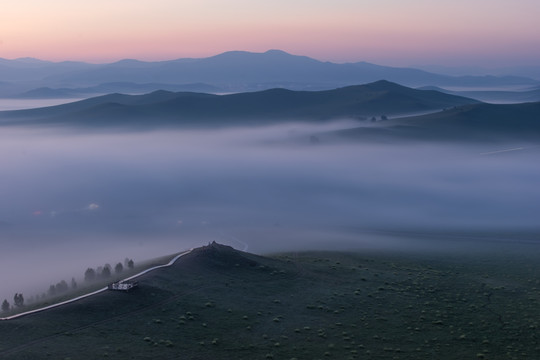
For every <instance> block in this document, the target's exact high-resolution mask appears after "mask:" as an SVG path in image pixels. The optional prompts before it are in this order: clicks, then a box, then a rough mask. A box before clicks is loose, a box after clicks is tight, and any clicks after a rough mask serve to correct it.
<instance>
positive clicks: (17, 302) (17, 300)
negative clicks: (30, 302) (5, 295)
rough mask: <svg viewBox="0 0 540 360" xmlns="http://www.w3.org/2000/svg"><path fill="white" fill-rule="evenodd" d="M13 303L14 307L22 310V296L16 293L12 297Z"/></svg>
mask: <svg viewBox="0 0 540 360" xmlns="http://www.w3.org/2000/svg"><path fill="white" fill-rule="evenodd" d="M13 303H14V304H15V306H16V307H18V308H22V307H23V306H24V297H23V294H19V293H16V294H15V296H13Z"/></svg>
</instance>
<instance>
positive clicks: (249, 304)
mask: <svg viewBox="0 0 540 360" xmlns="http://www.w3.org/2000/svg"><path fill="white" fill-rule="evenodd" d="M537 270H538V262H537V256H532V257H522V256H512V255H511V254H504V256H500V257H497V256H496V255H491V256H481V255H480V254H478V253H474V256H467V255H464V254H459V256H458V255H452V254H448V253H445V254H441V255H436V254H429V255H423V256H422V255H413V254H409V255H406V254H403V253H400V254H399V255H396V254H392V253H386V254H381V253H369V252H362V253H352V252H349V253H328V252H306V253H291V254H282V255H279V256H271V257H263V256H258V255H253V254H249V253H244V252H240V251H237V250H234V249H233V248H231V247H228V246H223V245H219V244H216V243H212V244H209V245H208V246H204V247H201V248H198V249H195V250H194V251H193V252H192V253H191V254H189V255H186V256H184V257H182V258H180V260H178V261H177V262H176V263H175V264H174V265H173V266H172V267H168V268H163V269H159V270H156V271H154V272H151V273H148V274H146V275H143V276H142V277H140V278H139V279H138V281H139V288H138V289H136V290H133V291H131V292H129V293H121V292H113V291H108V292H104V293H101V294H98V295H95V296H92V297H89V298H86V299H83V300H80V301H78V302H75V303H72V304H68V305H65V306H62V307H60V308H54V309H50V310H47V311H44V312H41V313H37V314H33V315H30V316H26V317H22V318H18V319H14V320H8V321H0V357H1V358H2V359H5V360H19V359H46V358H51V359H66V358H73V359H82V360H84V359H98V358H113V359H133V358H136V359H156V358H162V359H177V358H183V359H216V360H221V359H232V358H234V359H250V360H251V359H293V358H296V359H318V358H321V359H322V358H333V359H347V358H353V359H355V358H399V359H419V358H432V357H433V356H436V358H437V359H443V360H444V359H464V358H480V359H484V358H490V359H506V358H508V357H511V358H512V357H516V358H521V357H525V358H538V357H539V356H540V351H539V349H538V339H537V335H536V332H535V331H534V329H535V328H536V327H537V326H538V319H539V318H540V314H539V309H540V308H539V307H538V306H537V305H538V304H537V302H538V301H537V299H538V295H539V293H538V290H537V289H536V288H532V287H533V285H532V284H533V283H534V282H536V283H537V282H538V279H537V277H536V272H537ZM486 274H489V277H488V276H487V275H486ZM81 349H84V351H82V350H81ZM523 354H526V356H525V355H523Z"/></svg>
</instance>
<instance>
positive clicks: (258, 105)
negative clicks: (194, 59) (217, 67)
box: [0, 81, 477, 127]
mask: <svg viewBox="0 0 540 360" xmlns="http://www.w3.org/2000/svg"><path fill="white" fill-rule="evenodd" d="M474 103H477V101H476V100H472V99H468V98H464V97H460V96H455V95H449V94H444V93H441V92H437V91H430V90H416V89H411V88H407V87H404V86H401V85H398V84H395V83H391V82H388V81H378V82H375V83H371V84H366V85H357V86H349V87H344V88H339V89H334V90H324V91H292V90H285V89H271V90H264V91H259V92H246V93H238V94H229V95H213V94H204V93H192V92H177V93H174V92H168V91H157V92H153V93H150V94H146V95H122V94H110V95H105V96H100V97H95V98H90V99H87V100H83V101H78V102H74V103H69V104H64V105H59V106H53V107H47V108H39V109H30V110H19V111H5V112H1V113H0V121H1V122H2V123H3V124H4V125H5V124H12V125H13V124H38V125H47V124H65V125H68V126H106V125H111V126H130V127H136V126H143V127H155V126H180V127H201V126H202V127H206V126H230V125H252V124H274V123H279V122H283V121H291V120H296V121H310V122H312V121H324V120H331V119H357V120H367V119H370V118H372V117H377V118H380V117H382V116H383V115H384V116H386V117H391V116H395V115H403V114H412V113H422V112H432V111H437V110H441V109H443V108H450V107H455V106H461V105H466V104H474Z"/></svg>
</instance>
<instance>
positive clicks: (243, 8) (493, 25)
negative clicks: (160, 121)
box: [0, 0, 540, 66]
mask: <svg viewBox="0 0 540 360" xmlns="http://www.w3.org/2000/svg"><path fill="white" fill-rule="evenodd" d="M538 14H540V1H537V0H514V1H510V0H475V1H474V2H471V1H468V0H453V1H446V0H441V1H436V2H435V1H428V0H410V1H407V0H381V1H377V2H374V1H367V0H366V1H363V0H333V1H329V0H318V1H313V0H312V1H307V0H296V1H287V2H286V1H284V0H276V1H274V2H268V1H262V0H230V1H228V2H223V1H221V0H199V1H195V0H185V1H178V0H153V1H150V0H131V1H129V2H126V1H121V0H94V1H92V2H83V1H76V0H49V1H47V2H42V1H37V0H18V1H13V0H5V1H4V2H3V4H2V11H1V12H0V57H2V58H9V59H12V58H18V57H35V58H40V59H44V60H52V61H62V60H80V61H89V62H111V61H116V60H120V59H124V58H136V59H140V60H169V59H175V58H180V57H206V56H212V55H216V54H218V53H221V52H225V51H230V50H245V51H254V52H263V51H266V50H268V49H281V50H284V51H287V52H290V53H292V54H298V55H307V56H311V57H314V58H317V59H320V60H328V61H335V62H352V61H370V62H377V63H381V64H389V65H407V64H413V63H424V64H426V63H438V64H443V65H465V64H468V65H478V64H486V63H489V64H492V65H501V66H502V65H534V64H538V63H539V62H540V37H539V36H538V34H540V22H539V21H537V15H538Z"/></svg>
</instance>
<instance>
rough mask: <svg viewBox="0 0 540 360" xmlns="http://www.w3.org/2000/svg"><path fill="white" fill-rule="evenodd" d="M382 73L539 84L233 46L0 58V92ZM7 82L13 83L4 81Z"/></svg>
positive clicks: (341, 81) (279, 82)
mask: <svg viewBox="0 0 540 360" xmlns="http://www.w3.org/2000/svg"><path fill="white" fill-rule="evenodd" d="M381 79H385V80H388V81H392V82H396V83H399V84H401V85H405V86H412V87H419V86H442V87H450V86H453V87H473V86H474V87H502V86H540V82H539V81H537V80H533V79H530V78H526V77H519V76H449V75H440V74H435V73H430V72H427V71H422V70H418V69H412V68H396V67H387V66H380V65H374V64H370V63H366V62H358V63H346V64H336V63H331V62H322V61H318V60H315V59H312V58H309V57H305V56H295V55H291V54H288V53H285V52H283V51H279V50H270V51H267V52H265V53H251V52H243V51H232V52H226V53H223V54H220V55H216V56H212V57H208V58H200V59H191V58H185V59H177V60H170V61H159V62H143V61H138V60H122V61H118V62H115V63H110V64H88V63H82V62H58V63H54V62H47V61H41V60H36V59H28V58H25V59H17V60H6V59H0V82H4V86H0V96H15V95H20V96H22V97H28V96H37V95H39V94H40V91H37V92H36V91H34V92H31V93H27V92H28V91H30V90H34V89H37V88H43V87H48V88H50V89H51V90H48V91H47V92H45V93H43V90H41V93H43V94H44V95H43V96H45V97H50V96H52V94H54V93H55V92H57V93H58V94H57V95H58V96H73V97H76V94H78V93H80V91H81V90H80V88H83V89H84V88H93V89H92V91H100V89H99V88H100V87H103V90H104V91H107V89H108V87H107V86H106V84H110V83H116V84H117V85H118V84H124V87H116V89H117V90H118V91H119V92H125V93H131V92H133V91H134V90H135V91H137V92H138V91H139V90H142V89H140V88H141V87H143V88H144V87H145V86H144V84H146V85H148V84H160V88H159V89H160V90H167V89H168V90H181V89H179V88H167V87H166V86H172V85H175V86H188V85H186V84H199V85H200V86H208V87H211V88H215V89H216V91H218V92H239V91H256V90H264V89H270V88H278V87H280V88H287V89H293V90H323V89H333V88H337V87H344V86H349V85H354V84H363V83H368V82H374V81H378V80H381ZM6 83H7V84H8V85H9V84H11V85H12V86H11V87H10V86H7V85H6ZM96 87H97V88H96ZM10 88H11V89H10ZM13 89H16V91H15V90H13ZM146 90H148V88H146ZM152 90H156V89H155V88H153V89H152ZM193 90H195V89H193ZM71 92H73V93H74V94H72V93H71ZM55 96H56V95H55Z"/></svg>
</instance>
